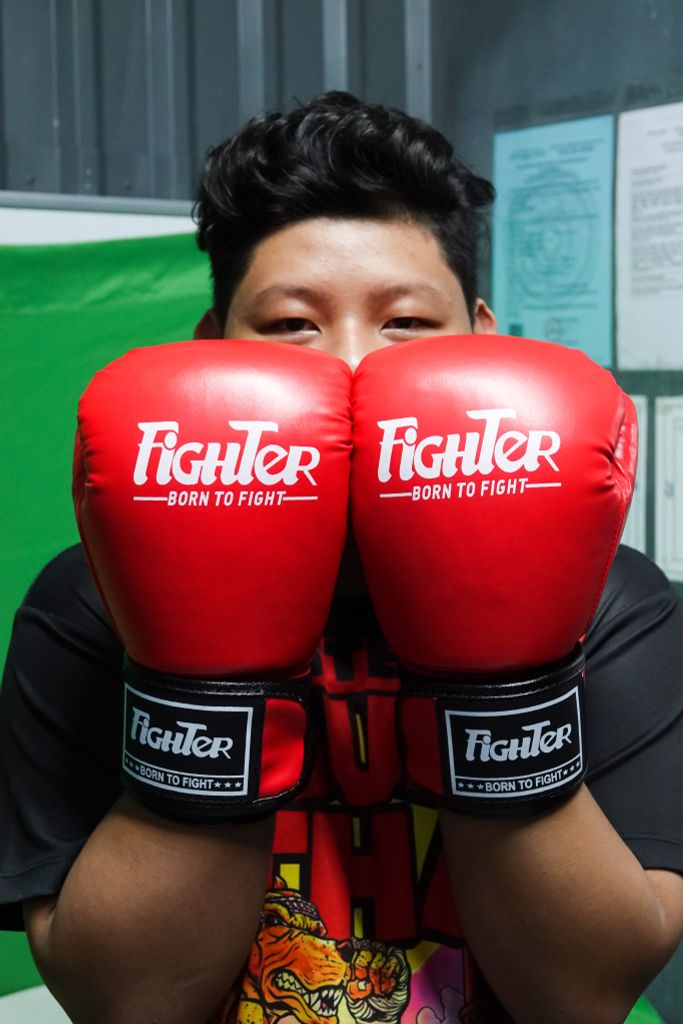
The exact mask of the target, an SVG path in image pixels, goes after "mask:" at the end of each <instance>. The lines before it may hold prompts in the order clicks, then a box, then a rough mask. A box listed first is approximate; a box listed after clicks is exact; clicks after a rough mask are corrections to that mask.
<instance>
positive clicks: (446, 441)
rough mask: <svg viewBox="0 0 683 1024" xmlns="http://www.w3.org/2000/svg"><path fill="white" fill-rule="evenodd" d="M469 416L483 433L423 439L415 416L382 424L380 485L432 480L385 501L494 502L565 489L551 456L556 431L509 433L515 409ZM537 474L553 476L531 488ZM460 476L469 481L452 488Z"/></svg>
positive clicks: (470, 412) (387, 494) (555, 448)
mask: <svg viewBox="0 0 683 1024" xmlns="http://www.w3.org/2000/svg"><path fill="white" fill-rule="evenodd" d="M465 415H466V416H467V417H468V418H469V419H470V420H473V421H474V423H481V424H483V427H482V429H481V430H470V431H467V432H466V433H454V434H446V435H445V436H444V435H441V434H432V435H430V436H428V437H422V438H420V436H419V432H418V431H419V423H418V420H417V417H415V416H403V417H399V418H398V419H391V420H380V421H378V423H377V426H378V427H379V428H380V430H381V431H382V436H381V439H380V443H379V461H378V463H377V479H378V480H379V482H380V484H387V483H389V481H392V480H394V479H396V478H398V480H400V481H401V482H404V483H407V482H408V481H414V479H415V477H417V478H418V480H419V481H430V482H429V483H424V482H420V483H413V484H411V489H410V490H409V491H401V492H391V491H386V492H383V493H382V494H381V497H383V498H411V499H412V500H413V501H419V500H425V499H432V500H434V499H436V500H442V501H443V500H445V499H449V498H452V497H454V496H456V497H458V498H473V497H475V496H476V497H487V498H490V497H494V496H501V495H507V494H523V493H524V491H525V490H526V489H527V488H534V487H560V486H561V484H560V482H559V481H558V479H557V476H558V474H559V471H560V470H559V467H558V465H557V463H556V462H555V459H554V457H553V456H554V455H555V454H556V453H557V452H558V451H559V449H560V444H561V440H560V435H559V434H558V433H557V431H555V430H528V429H525V430H520V429H506V428H505V427H504V426H503V421H504V420H516V418H517V413H516V411H515V410H514V409H469V410H468V411H467V412H466V413H465ZM539 470H540V471H543V470H546V471H550V479H549V480H548V481H547V482H546V481H541V482H534V483H531V480H530V478H531V475H532V474H534V473H537V472H538V471H539ZM522 473H524V474H526V475H521V474H522ZM457 475H461V476H463V477H464V478H465V479H464V480H462V481H459V482H457V483H456V484H455V485H454V484H453V483H451V482H450V481H451V480H452V478H453V477H455V476H457ZM477 478H478V479H477ZM431 481H438V482H431ZM454 486H455V493H454Z"/></svg>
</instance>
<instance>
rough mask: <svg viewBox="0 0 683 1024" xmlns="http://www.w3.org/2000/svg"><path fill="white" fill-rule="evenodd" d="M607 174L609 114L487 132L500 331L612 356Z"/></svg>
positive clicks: (602, 358) (603, 359) (606, 361)
mask: <svg viewBox="0 0 683 1024" xmlns="http://www.w3.org/2000/svg"><path fill="white" fill-rule="evenodd" d="M613 178H614V118H613V117H612V116H611V115H610V116H601V117H590V118H582V119H581V120H578V121H565V122H562V123H560V124H550V125H542V126H540V127H537V128H526V129H523V130H520V131H512V132H499V133H498V134H497V135H496V136H495V142H494V184H495V187H496V192H497V201H496V207H495V210H494V223H493V309H494V312H495V313H496V315H497V317H498V328H499V330H500V332H501V333H502V334H512V335H521V336H524V337H527V338H539V339H541V340H543V341H556V342H560V343H561V344H563V345H569V346H571V347H576V348H580V349H582V350H583V351H584V352H586V353H587V354H588V355H589V356H591V357H592V358H593V359H595V360H596V362H599V363H601V364H602V365H603V366H610V365H611V364H612V317H613V314H612V218H613V213H612V194H613Z"/></svg>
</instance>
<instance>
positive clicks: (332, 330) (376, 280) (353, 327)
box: [196, 217, 496, 369]
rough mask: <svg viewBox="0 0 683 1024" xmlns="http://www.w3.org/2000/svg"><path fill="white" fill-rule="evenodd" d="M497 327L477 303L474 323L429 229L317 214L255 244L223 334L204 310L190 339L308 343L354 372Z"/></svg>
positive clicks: (490, 314)
mask: <svg viewBox="0 0 683 1024" xmlns="http://www.w3.org/2000/svg"><path fill="white" fill-rule="evenodd" d="M495 330H496V321H495V318H494V316H493V314H492V313H491V311H490V310H489V308H488V307H487V306H486V304H485V303H484V302H483V301H482V300H481V299H479V300H477V306H476V310H475V315H474V319H473V321H471V320H470V317H469V312H468V309H467V306H466V303H465V298H464V296H463V292H462V288H461V286H460V282H459V281H458V279H457V278H456V276H455V275H454V274H453V272H452V271H451V269H450V268H449V266H448V264H447V263H446V261H445V259H444V257H443V254H442V252H441V249H440V248H439V245H438V243H437V241H436V239H435V238H434V236H433V235H432V233H431V232H430V231H428V230H427V229H426V228H424V227H422V226H421V225H418V224H415V223H413V222H406V221H400V220H392V221H375V220H333V219H329V218H323V217H321V218H316V219H312V220H307V221H302V222H300V223H297V224H293V225H290V226H289V227H286V228H283V229H282V230H280V231H277V232H275V233H274V234H272V235H270V236H269V237H268V238H266V239H264V241H262V242H261V243H260V244H259V245H257V246H256V247H255V249H254V252H253V254H252V258H251V261H250V264H249V268H248V270H247V273H246V274H245V276H244V277H243V279H242V281H241V282H240V284H239V286H238V287H237V290H236V291H235V294H234V296H233V299H232V302H231V305H230V309H229V310H228V315H227V319H226V323H225V326H224V328H223V330H221V329H220V327H219V325H218V324H217V322H216V319H215V317H213V315H212V314H209V315H207V316H205V317H204V320H202V321H201V323H200V324H199V326H198V328H197V332H196V334H197V336H199V337H219V336H223V337H225V338H258V339H262V340H264V341H281V342H287V343H289V344H292V345H305V346H308V347H310V348H317V349H322V350H323V351H325V352H329V353H331V354H333V355H336V356H339V357H340V358H341V359H344V360H345V361H346V362H347V363H349V365H350V366H351V367H352V368H354V369H355V367H356V366H357V364H358V363H359V362H360V360H361V359H362V358H363V356H364V355H366V354H367V353H368V352H372V351H373V350H374V349H377V348H382V347H384V346H386V345H394V344H400V342H402V341H406V340H408V339H410V338H419V337H429V336H430V335H435V334H471V333H493V332H494V331H495Z"/></svg>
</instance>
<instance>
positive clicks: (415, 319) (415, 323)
mask: <svg viewBox="0 0 683 1024" xmlns="http://www.w3.org/2000/svg"><path fill="white" fill-rule="evenodd" d="M435 326H436V323H435V321H433V320H426V319H425V318H424V317H421V316H393V317H392V318H391V320H387V322H386V323H385V324H384V326H383V328H382V330H383V331H389V332H392V331H393V332H395V333H397V334H420V333H421V332H423V331H431V330H433V329H434V328H435Z"/></svg>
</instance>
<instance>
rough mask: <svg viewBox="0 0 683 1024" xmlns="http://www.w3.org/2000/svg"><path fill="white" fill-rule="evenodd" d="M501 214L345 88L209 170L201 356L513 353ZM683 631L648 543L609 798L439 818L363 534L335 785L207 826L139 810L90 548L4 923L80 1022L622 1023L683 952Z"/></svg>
mask: <svg viewBox="0 0 683 1024" xmlns="http://www.w3.org/2000/svg"><path fill="white" fill-rule="evenodd" d="M492 199H493V191H492V188H491V186H490V185H489V184H488V183H487V182H485V181H484V180H482V179H481V178H479V177H477V176H475V175H474V174H473V173H472V172H470V171H469V170H468V169H467V168H466V167H465V166H464V165H463V164H462V163H460V162H459V161H458V160H457V159H456V158H455V156H454V155H453V152H452V149H451V146H450V144H449V143H448V142H447V141H446V139H445V138H444V137H443V136H441V135H440V134H439V133H438V132H437V131H436V130H435V129H433V128H432V127H430V126H428V125H426V124H424V123H422V122H420V121H418V120H416V119H413V118H411V117H409V116H407V115H405V114H402V113H400V112H397V111H391V110H387V109H385V108H383V107H380V106H376V105H371V104H366V103H363V102H361V101H359V100H358V99H356V98H354V97H352V96H350V95H348V94H345V93H336V92H335V93H327V94H325V95H323V96H320V97H318V98H316V99H314V100H312V101H311V102H310V103H308V104H305V105H301V106H299V107H298V108H297V109H295V110H293V111H292V112H290V113H286V114H279V113H274V114H268V115H263V116H258V117H256V118H254V119H252V120H251V121H249V123H248V124H247V125H246V126H245V127H244V128H243V129H242V130H241V131H240V132H239V133H238V134H237V135H235V136H234V137H233V138H232V139H229V140H227V141H226V142H224V143H223V144H221V145H218V146H216V147H215V148H213V149H211V150H210V152H209V154H208V158H207V162H206V166H205V169H204V172H203V176H202V180H201V186H200V191H199V199H198V203H197V207H196V216H197V222H198V242H199V245H200V248H202V249H203V250H205V251H207V252H208V254H209V258H210V261H211V269H212V275H213V305H212V308H211V309H210V310H208V312H207V313H206V314H205V315H204V316H203V318H202V319H201V321H200V322H199V324H198V326H197V329H196V332H195V335H196V337H197V338H199V339H201V338H206V339H217V338H227V339H230V338H249V339H257V340H258V339H260V340H261V341H263V342H264V343H268V342H270V341H278V342H286V343H287V344H289V345H292V346H299V347H304V348H306V347H309V348H314V349H321V350H323V351H325V352H327V353H330V354H332V355H335V356H337V357H339V358H341V359H342V360H344V361H346V362H347V363H348V364H349V365H350V366H351V367H352V368H355V367H356V366H357V365H358V363H359V362H360V361H361V359H362V358H363V357H364V356H365V355H366V354H367V353H369V352H371V351H374V350H376V349H380V348H394V347H397V346H401V345H402V344H403V343H404V342H406V341H410V340H413V339H422V338H426V337H427V336H429V337H432V336H438V335H444V336H445V335H463V334H470V333H474V334H481V335H485V334H491V335H493V334H495V332H496V320H495V317H494V314H493V312H492V311H491V310H490V309H489V307H488V306H487V304H486V302H485V301H484V300H483V299H482V298H481V297H480V296H479V294H478V280H477V267H478V258H479V257H478V253H479V246H480V242H481V239H482V235H483V233H484V230H485V229H484V225H485V219H486V211H487V207H488V206H489V204H490V203H491V201H492ZM420 344H422V342H420ZM519 584H520V586H521V587H523V585H524V584H523V581H519ZM682 625H683V609H682V607H681V602H680V601H679V600H678V598H677V596H676V594H675V592H674V591H673V589H672V588H671V586H670V585H669V583H668V581H667V580H666V578H665V577H664V575H663V574H662V573H661V572H660V571H659V569H658V568H657V567H656V566H655V565H653V564H652V563H651V562H650V561H649V560H648V559H647V558H645V557H644V556H643V555H641V554H639V553H638V552H636V551H633V550H630V549H628V548H624V547H622V548H620V550H619V552H618V554H617V556H616V559H615V561H614V564H613V567H612V570H611V572H610V574H609V578H608V580H607V584H606V587H605V590H604V592H603V596H602V599H601V601H600V604H599V607H598V609H597V613H596V614H595V617H594V619H593V623H592V625H591V628H590V630H589V632H588V635H587V637H586V643H585V648H586V654H587V675H588V680H589V685H587V687H586V697H585V699H586V712H585V715H586V746H587V762H588V772H587V776H586V781H585V782H584V783H583V784H581V785H580V786H579V787H578V788H577V789H576V791H575V792H574V793H573V794H572V795H571V796H568V798H567V799H565V800H563V801H559V802H557V803H552V804H551V805H549V806H548V807H546V806H543V807H540V808H539V809H537V810H535V811H534V812H533V813H531V814H526V815H521V816H520V815H516V814H510V815H503V816H486V815H482V816H477V815H469V814H466V813H459V812H458V811H457V810H453V809H449V808H446V807H443V808H441V809H437V808H435V807H432V806H429V805H428V804H427V803H420V802H418V801H416V800H411V799H410V797H409V794H406V793H405V792H404V791H402V789H401V786H400V780H399V781H398V782H397V777H398V775H399V772H398V768H397V758H398V754H397V753H396V749H395V740H392V738H391V737H392V736H393V731H392V729H393V727H392V726H391V722H392V721H393V718H392V715H393V706H394V703H393V702H394V701H395V698H396V692H397V688H398V686H399V684H398V680H397V666H396V661H395V657H394V655H393V654H392V652H391V651H390V650H389V648H388V645H387V641H386V640H385V638H384V636H383V634H382V632H381V630H380V628H379V626H378V623H377V620H376V618H375V615H374V611H373V606H372V603H371V601H370V600H369V599H368V596H367V593H366V588H365V584H364V579H363V571H362V568H361V566H360V563H359V560H358V557H357V553H356V552H355V549H354V545H353V542H352V539H350V540H349V543H348V545H347V550H346V551H345V554H344V559H343V562H342V567H341V569H340V572H339V578H338V583H337V588H336V594H335V598H334V601H333V603H332V607H331V609H330V614H329V620H328V623H327V626H326V628H325V633H324V637H323V638H322V639H321V643H320V647H319V650H318V652H317V654H316V657H315V659H314V664H313V692H314V700H315V704H316V709H317V710H316V722H317V729H318V732H319V740H318V753H317V757H316V761H315V764H314V767H313V772H312V775H311V778H310V780H309V782H308V784H307V785H306V787H305V788H304V790H303V792H302V793H301V794H300V795H299V796H297V797H296V798H295V799H294V800H293V801H292V802H291V803H289V804H287V805H286V806H285V807H284V808H282V809H281V810H278V812H277V813H276V814H268V815H265V816H263V817H261V818H259V819H258V820H254V821H240V822H239V823H232V824H231V823H227V824H226V823H219V824H215V825H212V826H211V827H207V826H206V825H203V824H194V823H192V822H187V821H185V822H183V821H176V820H173V819H172V818H167V817H165V816H162V815H159V814H156V813H155V812H154V811H152V810H150V809H149V808H148V807H146V806H145V805H143V803H142V802H140V801H138V800H136V799H135V798H134V797H133V796H131V794H130V793H128V792H122V787H121V782H120V778H119V768H118V762H119V749H118V744H119V722H120V715H121V677H120V671H121V658H122V649H121V643H120V641H119V639H118V638H117V636H116V634H115V631H114V629H113V627H112V624H111V621H110V618H109V615H108V613H107V611H106V610H105V607H104V605H103V603H102V600H101V598H100V596H99V594H98V591H97V589H96V587H95V585H94V583H93V580H92V577H91V574H90V570H89V568H88V566H87V563H86V560H85V558H84V554H83V550H82V548H81V547H80V546H76V547H72V548H70V549H68V550H66V551H64V552H63V553H61V554H60V555H58V556H57V557H56V558H55V559H54V560H53V561H51V562H50V563H49V564H48V565H47V566H46V568H45V569H44V570H43V572H42V573H41V574H40V575H39V576H38V578H37V579H36V581H35V582H34V583H33V584H32V586H31V588H30V590H29V592H28V594H27V596H26V599H25V601H24V603H23V604H22V606H21V608H20V609H19V611H18V614H17V617H16V621H15V626H14V633H13V637H12V641H11V646H10V650H9V654H8V657H7V663H6V668H5V675H4V681H3V686H2V690H1V691H0V702H1V706H0V822H1V825H0V836H1V837H2V838H0V903H2V909H1V914H0V927H22V922H23V926H25V929H26V932H27V935H28V938H29V941H30V944H31V949H32V952H33V955H34V958H35V962H36V964H37V966H38V969H39V970H40V972H41V974H42V976H43V978H44V980H45V982H46V984H47V986H48V987H49V988H50V989H51V991H52V992H53V993H54V995H55V996H56V998H57V999H58V1000H59V1002H60V1003H61V1004H62V1005H63V1006H64V1007H65V1009H66V1010H67V1012H68V1013H69V1015H70V1016H71V1018H72V1019H73V1020H74V1021H76V1022H78V1024H80V1022H91V1021H95V1020H96V1021H97V1022H98V1024H119V1022H125V1024H137V1022H143V1021H151V1020H154V1021H159V1022H163V1024H195V1022H196V1024H205V1022H206V1021H208V1020H209V1019H210V1020H211V1021H212V1022H213V1024H225V1022H227V1021H232V1020H239V1021H244V1022H249V1024H252V1022H254V1024H256V1022H258V1024H260V1022H262V1021H263V1022H272V1021H276V1020H278V1021H280V1020H283V1021H286V1022H287V1024H294V1022H299V1024H313V1022H317V1024H322V1022H323V1021H328V1022H331V1024H335V1022H336V1021H343V1022H344V1024H348V1022H349V1021H350V1020H353V1021H357V1022H364V1024H367V1022H375V1021H377V1022H382V1024H394V1022H398V1021H399V1020H401V1021H409V1022H411V1024H412V1022H417V1024H437V1022H440V1021H441V1022H449V1024H450V1022H455V1021H457V1020H459V1021H463V1022H465V1021H466V1022H470V1024H472V1022H481V1024H493V1022H503V1021H516V1022H519V1024H535V1022H543V1024H553V1022H557V1024H560V1022H562V1024H570V1022H575V1024H578V1022H581V1024H585V1022H587V1021H590V1022H591V1024H602V1022H605V1024H608V1022H610V1024H611V1022H616V1021H621V1020H623V1019H624V1017H625V1016H626V1015H627V1013H628V1011H629V1009H630V1008H631V1006H632V1005H633V1003H634V1002H635V1000H636V999H637V997H638V995H639V994H640V993H641V992H642V991H643V989H644V988H645V987H646V986H647V984H648V983H649V982H650V980H651V979H652V978H653V977H654V976H655V975H656V974H657V972H658V971H659V970H661V968H662V967H663V966H664V964H665V963H666V962H667V960H668V959H669V957H670V956H671V954H672V953H673V951H674V950H675V949H676V946H677V944H678V942H679V940H680V936H681V933H682V931H683V881H682V879H681V872H683V815H682V813H681V810H680V809H681V807H683V792H682V788H683V784H682V783H681V774H682V773H681V772H680V771H679V770H678V769H679V753H678V751H679V750H680V749H681V741H682V740H683V736H682V734H681V730H682V728H683V726H682V725H681V723H682V722H683V716H682V715H681V709H682V703H681V693H683V687H681V685H680V684H681V674H682V672H683V657H682V656H681V655H682V653H683V629H682V628H681V626H682ZM387 708H390V709H392V710H390V711H389V712H388V713H387V710H386V709H387ZM383 709H384V710H383ZM387 723H389V724H387ZM22 914H23V916H22Z"/></svg>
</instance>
